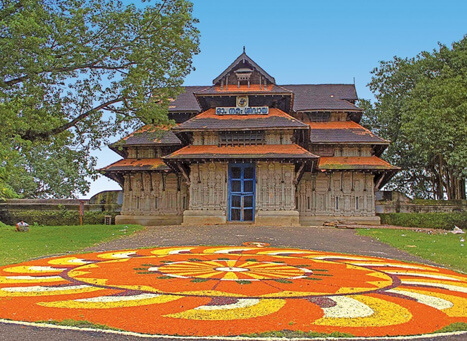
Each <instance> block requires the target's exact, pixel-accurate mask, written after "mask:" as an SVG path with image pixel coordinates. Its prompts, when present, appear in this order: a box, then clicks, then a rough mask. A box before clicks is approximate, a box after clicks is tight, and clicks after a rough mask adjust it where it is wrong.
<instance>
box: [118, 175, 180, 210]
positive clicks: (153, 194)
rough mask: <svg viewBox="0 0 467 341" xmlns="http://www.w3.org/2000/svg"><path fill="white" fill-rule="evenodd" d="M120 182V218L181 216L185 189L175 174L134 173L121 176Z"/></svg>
mask: <svg viewBox="0 0 467 341" xmlns="http://www.w3.org/2000/svg"><path fill="white" fill-rule="evenodd" d="M124 179H125V182H124V185H123V188H124V192H123V204H122V214H125V215H174V214H175V215H181V214H183V211H184V208H183V200H184V198H185V200H186V198H187V196H188V186H187V185H186V184H185V183H184V182H183V181H180V180H179V178H178V176H177V175H176V174H174V173H157V172H137V173H134V174H132V175H125V176H124ZM185 206H186V205H185Z"/></svg>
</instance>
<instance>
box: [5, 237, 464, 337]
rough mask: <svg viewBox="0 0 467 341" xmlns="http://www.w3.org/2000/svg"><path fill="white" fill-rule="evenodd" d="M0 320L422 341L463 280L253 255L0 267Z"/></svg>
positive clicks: (171, 251) (376, 263) (252, 251)
mask: <svg viewBox="0 0 467 341" xmlns="http://www.w3.org/2000/svg"><path fill="white" fill-rule="evenodd" d="M0 317H1V318H4V319H12V320H24V321H41V320H50V319H51V320H64V319H74V320H87V321H90V322H93V323H97V324H105V325H108V326H110V327H113V328H118V329H124V330H128V331H134V332H141V333H152V334H168V335H175V334H177V335H196V336H209V335H239V334H251V333H261V332H266V331H274V330H285V329H287V330H295V331H316V332H324V333H331V332H335V331H338V332H343V333H350V334H353V335H356V336H386V335H413V334H425V333H431V332H434V331H436V330H439V329H441V328H443V327H445V326H447V325H449V324H452V323H455V322H467V276H465V275H462V274H459V273H456V272H453V271H450V270H446V269H441V268H437V267H432V266H427V265H422V264H409V263H404V262H400V261H395V260H390V259H382V258H376V257H366V256H354V255H345V254H337V253H329V252H317V251H308V250H297V249H279V248H270V247H255V246H243V247H171V248H156V249H142V250H126V251H113V252H100V253H91V254H81V255H74V256H66V257H54V258H48V259H41V260H35V261H31V262H25V263H21V264H16V265H8V266H4V267H1V268H0ZM219 322H222V323H219Z"/></svg>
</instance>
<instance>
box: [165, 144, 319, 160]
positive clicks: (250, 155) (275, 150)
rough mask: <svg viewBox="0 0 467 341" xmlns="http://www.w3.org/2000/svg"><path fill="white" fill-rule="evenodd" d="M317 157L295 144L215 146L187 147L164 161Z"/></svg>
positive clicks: (310, 158)
mask: <svg viewBox="0 0 467 341" xmlns="http://www.w3.org/2000/svg"><path fill="white" fill-rule="evenodd" d="M317 158H318V156H316V155H314V154H312V153H310V152H309V151H307V150H306V149H305V148H302V147H300V146H299V145H296V144H280V145H270V144H268V145H251V146H217V145H196V146H194V145H189V146H186V147H184V148H182V149H179V150H177V151H175V152H173V153H172V154H170V155H167V156H165V157H164V158H163V159H164V160H165V161H168V162H170V161H173V160H214V159H215V160H235V159H259V160H272V159H283V160H288V159H290V160H291V159H301V160H313V159H317Z"/></svg>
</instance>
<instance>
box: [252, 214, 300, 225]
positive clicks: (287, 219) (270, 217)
mask: <svg viewBox="0 0 467 341" xmlns="http://www.w3.org/2000/svg"><path fill="white" fill-rule="evenodd" d="M299 217H300V216H299V213H298V211H258V212H257V213H256V216H255V224H256V225H264V226H300V220H299Z"/></svg>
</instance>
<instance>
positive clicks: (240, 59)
mask: <svg viewBox="0 0 467 341" xmlns="http://www.w3.org/2000/svg"><path fill="white" fill-rule="evenodd" d="M240 63H242V64H245V63H248V64H250V65H251V66H252V67H253V68H254V69H256V70H257V71H258V72H259V73H260V74H261V75H262V76H263V77H264V78H266V79H267V80H268V81H270V82H271V83H273V84H275V83H276V80H275V79H274V77H272V76H271V75H270V74H268V73H267V72H266V71H264V70H263V68H262V67H261V66H259V65H258V64H256V63H255V62H254V61H253V59H251V58H250V57H248V56H247V54H246V53H245V51H243V53H242V54H241V55H240V56H238V58H237V59H235V60H234V61H233V63H232V64H230V65H229V66H228V67H227V69H225V70H224V71H223V72H222V73H221V74H220V75H219V76H217V77H216V78H215V79H214V80H213V81H212V83H213V84H216V83H218V82H220V80H221V79H222V78H224V77H225V76H226V75H227V74H228V73H231V72H233V70H234V69H235V67H236V66H237V65H238V64H240Z"/></svg>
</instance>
